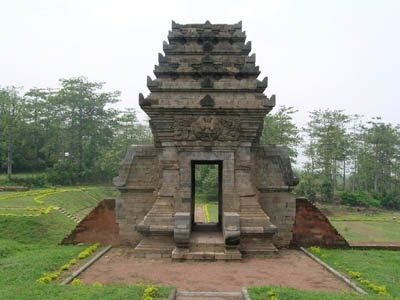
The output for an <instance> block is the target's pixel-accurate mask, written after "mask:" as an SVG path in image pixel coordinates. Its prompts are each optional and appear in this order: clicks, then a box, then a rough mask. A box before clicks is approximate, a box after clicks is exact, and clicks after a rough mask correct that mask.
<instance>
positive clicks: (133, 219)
mask: <svg viewBox="0 0 400 300" xmlns="http://www.w3.org/2000/svg"><path fill="white" fill-rule="evenodd" d="M245 40H246V35H245V32H244V31H242V24H241V22H239V23H237V24H233V25H225V24H215V25H214V24H211V23H210V22H208V21H207V22H206V23H205V24H188V25H180V24H176V23H175V22H172V30H171V31H170V32H169V34H168V43H167V42H164V45H163V49H164V53H165V55H162V54H159V58H158V60H159V64H158V65H156V66H155V69H154V74H155V76H156V79H154V80H153V79H151V78H150V77H148V78H147V87H148V88H149V90H150V91H151V93H150V95H149V96H148V97H144V96H143V95H142V94H140V95H139V104H140V106H141V108H142V109H143V110H144V111H145V112H146V113H147V115H148V116H149V117H150V126H151V130H152V132H153V135H154V145H152V146H137V145H132V146H131V147H129V149H128V152H127V154H126V157H125V159H124V161H123V166H122V168H121V171H120V174H119V176H118V177H116V178H115V179H114V184H115V185H116V186H117V187H118V189H119V190H120V191H121V196H120V197H119V199H117V202H116V213H117V222H118V224H119V231H120V237H121V239H122V241H123V242H124V243H126V244H130V245H132V246H134V247H135V253H136V255H138V256H141V257H172V258H175V259H240V258H241V257H242V256H264V255H271V254H273V253H276V252H277V251H278V250H277V248H281V247H286V246H288V245H289V242H290V240H291V238H292V227H293V223H294V217H295V198H294V196H292V195H291V194H290V191H291V189H292V188H293V187H294V186H295V185H296V183H297V182H296V179H295V178H294V177H293V174H292V169H291V166H290V160H289V157H288V154H287V150H286V148H285V147H282V146H277V145H260V135H261V133H262V129H263V120H264V117H265V115H266V114H267V113H268V112H269V111H271V109H272V108H273V107H274V105H275V96H271V97H270V98H268V97H267V96H265V95H264V94H263V92H264V90H265V89H266V88H267V84H268V81H267V78H264V79H263V80H261V81H260V80H258V79H257V77H258V75H259V74H260V71H259V68H258V67H257V66H256V65H255V55H254V54H252V55H250V56H249V53H250V50H251V44H250V42H247V43H245ZM267 134H268V133H267ZM207 162H209V163H212V164H216V165H217V166H218V170H219V172H218V173H219V179H220V182H219V186H220V188H219V197H218V198H219V205H220V211H219V218H218V222H217V223H216V224H215V226H214V227H213V228H212V227H211V226H204V227H203V228H202V226H196V225H199V224H195V223H194V216H193V214H194V199H193V198H194V193H193V190H194V186H193V185H194V183H193V172H194V168H193V165H195V164H197V163H207Z"/></svg>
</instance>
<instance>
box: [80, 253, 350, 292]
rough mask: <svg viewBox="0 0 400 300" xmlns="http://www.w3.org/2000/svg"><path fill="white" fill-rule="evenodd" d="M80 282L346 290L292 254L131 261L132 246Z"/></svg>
mask: <svg viewBox="0 0 400 300" xmlns="http://www.w3.org/2000/svg"><path fill="white" fill-rule="evenodd" d="M80 279H81V280H83V281H84V282H85V283H87V284H92V283H94V282H101V283H103V284H111V283H113V284H135V283H147V284H157V285H169V286H175V287H177V288H178V290H185V291H218V292H238V291H240V290H241V288H242V287H249V286H255V285H275V286H285V287H292V288H298V289H305V290H312V291H348V290H349V288H348V286H347V285H346V284H345V283H343V282H342V281H340V280H338V279H337V278H336V277H334V276H333V275H332V274H331V273H329V272H328V271H326V270H325V269H324V268H323V267H321V266H320V265H318V264H317V263H316V262H314V261H313V260H311V259H310V258H308V257H307V256H306V255H305V254H303V253H302V252H300V251H296V250H281V251H280V255H279V257H276V258H268V259H255V258H254V259H243V260H242V261H239V262H220V261H214V262H197V261H187V262H172V261H171V260H169V259H163V260H161V259H160V260H149V259H139V258H135V257H134V256H133V253H132V248H113V249H112V250H111V251H110V252H108V253H107V254H106V255H105V256H104V257H102V258H101V259H100V260H99V261H98V262H96V263H95V264H94V265H93V266H92V267H91V268H89V269H88V270H87V271H85V272H84V273H83V274H82V275H81V276H80Z"/></svg>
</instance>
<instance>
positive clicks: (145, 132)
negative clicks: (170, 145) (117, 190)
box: [97, 109, 152, 176]
mask: <svg viewBox="0 0 400 300" xmlns="http://www.w3.org/2000/svg"><path fill="white" fill-rule="evenodd" d="M112 131H113V142H112V146H111V147H109V148H107V149H104V150H103V151H102V153H101V154H100V156H99V158H98V161H97V167H98V168H99V169H100V170H101V172H103V173H104V174H108V176H115V175H117V174H118V170H119V167H120V164H121V161H122V159H123V158H124V155H125V153H126V151H127V149H128V147H129V146H130V145H144V144H150V143H151V142H152V135H151V131H150V128H149V127H148V126H146V125H143V124H141V123H140V122H138V120H137V117H136V112H135V110H133V109H127V110H125V111H120V112H118V114H117V115H116V117H115V118H114V120H113V122H112Z"/></svg>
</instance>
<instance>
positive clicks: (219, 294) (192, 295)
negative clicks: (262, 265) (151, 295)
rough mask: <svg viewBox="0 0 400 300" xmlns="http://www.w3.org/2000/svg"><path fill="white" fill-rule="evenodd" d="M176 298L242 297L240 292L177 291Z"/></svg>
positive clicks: (211, 299) (236, 299)
mask: <svg viewBox="0 0 400 300" xmlns="http://www.w3.org/2000/svg"><path fill="white" fill-rule="evenodd" d="M176 299H177V300H239V299H244V297H243V294H242V293H241V292H187V291H178V292H177V293H176Z"/></svg>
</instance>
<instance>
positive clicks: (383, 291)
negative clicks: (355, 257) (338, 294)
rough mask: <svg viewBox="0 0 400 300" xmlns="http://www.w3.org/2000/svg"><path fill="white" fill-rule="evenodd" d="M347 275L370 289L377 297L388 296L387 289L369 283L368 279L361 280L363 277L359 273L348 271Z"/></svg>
mask: <svg viewBox="0 0 400 300" xmlns="http://www.w3.org/2000/svg"><path fill="white" fill-rule="evenodd" d="M347 273H348V274H349V275H350V277H351V278H353V279H356V280H357V281H358V282H360V283H361V284H362V285H364V286H366V287H367V288H369V289H371V290H372V291H374V292H375V293H377V294H378V295H379V296H390V294H389V292H388V290H387V288H386V287H385V286H384V285H377V284H375V283H373V282H371V281H369V280H368V279H365V278H363V276H362V274H361V273H360V272H354V271H351V270H348V271H347Z"/></svg>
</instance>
